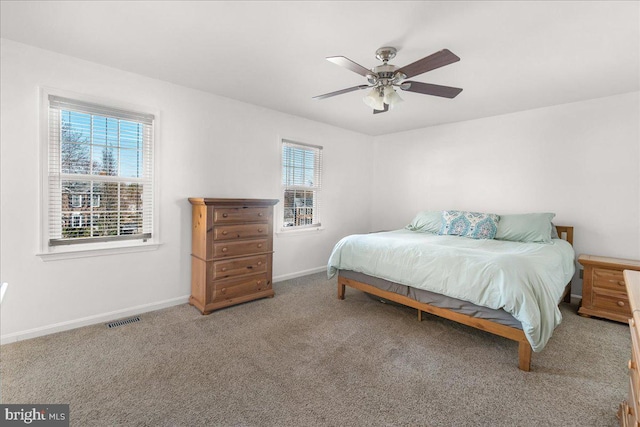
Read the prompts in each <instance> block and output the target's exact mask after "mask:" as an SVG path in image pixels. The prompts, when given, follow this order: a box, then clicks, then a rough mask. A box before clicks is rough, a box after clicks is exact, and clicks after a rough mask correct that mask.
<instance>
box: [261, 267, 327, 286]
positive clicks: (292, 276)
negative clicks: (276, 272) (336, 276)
mask: <svg viewBox="0 0 640 427" xmlns="http://www.w3.org/2000/svg"><path fill="white" fill-rule="evenodd" d="M326 270H327V266H326V265H324V266H322V267H316V268H310V269H309V270H303V271H297V272H295V273H290V274H283V275H281V276H277V277H274V278H273V283H277V282H283V281H285V280H289V279H295V278H298V277H302V276H308V275H309V274H314V273H320V272H322V271H326Z"/></svg>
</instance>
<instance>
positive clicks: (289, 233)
mask: <svg viewBox="0 0 640 427" xmlns="http://www.w3.org/2000/svg"><path fill="white" fill-rule="evenodd" d="M321 231H324V227H322V226H320V227H310V228H302V229H293V230H287V229H280V231H276V236H278V237H292V236H304V235H309V234H318V233H319V232H321Z"/></svg>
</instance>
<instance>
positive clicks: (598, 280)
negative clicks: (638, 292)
mask: <svg viewBox="0 0 640 427" xmlns="http://www.w3.org/2000/svg"><path fill="white" fill-rule="evenodd" d="M593 286H596V287H598V288H604V289H611V290H613V291H619V292H625V293H626V289H625V287H624V277H623V276H622V271H621V270H609V269H606V268H594V269H593Z"/></svg>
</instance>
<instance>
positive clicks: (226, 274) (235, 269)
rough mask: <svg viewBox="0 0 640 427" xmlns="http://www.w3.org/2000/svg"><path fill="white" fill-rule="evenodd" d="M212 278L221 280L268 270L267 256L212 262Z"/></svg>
mask: <svg viewBox="0 0 640 427" xmlns="http://www.w3.org/2000/svg"><path fill="white" fill-rule="evenodd" d="M210 268H211V275H210V277H211V279H213V280H221V279H227V278H231V277H237V276H243V275H247V274H257V273H266V272H267V256H266V255H258V256H251V257H246V258H235V259H230V260H228V261H213V262H211V263H210Z"/></svg>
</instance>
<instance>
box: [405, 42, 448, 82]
mask: <svg viewBox="0 0 640 427" xmlns="http://www.w3.org/2000/svg"><path fill="white" fill-rule="evenodd" d="M458 61H460V58H459V57H458V56H457V55H455V54H454V53H452V52H451V51H450V50H449V49H442V50H441V51H438V52H436V53H434V54H431V55H429V56H427V57H425V58H422V59H419V60H418V61H416V62H414V63H411V64H409V65H406V66H404V67H402V68H400V69H399V70H398V71H397V73H402V74H404V75H405V76H406V77H405V79H408V78H410V77H413V76H417V75H418V74H422V73H426V72H427V71H431V70H435V69H436V68H440V67H444V66H445V65H449V64H452V63H454V62H458Z"/></svg>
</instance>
